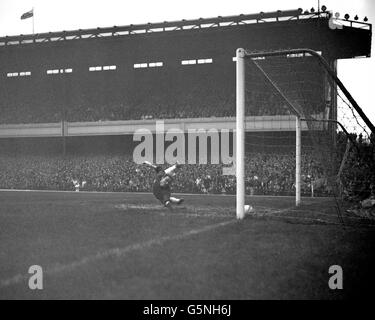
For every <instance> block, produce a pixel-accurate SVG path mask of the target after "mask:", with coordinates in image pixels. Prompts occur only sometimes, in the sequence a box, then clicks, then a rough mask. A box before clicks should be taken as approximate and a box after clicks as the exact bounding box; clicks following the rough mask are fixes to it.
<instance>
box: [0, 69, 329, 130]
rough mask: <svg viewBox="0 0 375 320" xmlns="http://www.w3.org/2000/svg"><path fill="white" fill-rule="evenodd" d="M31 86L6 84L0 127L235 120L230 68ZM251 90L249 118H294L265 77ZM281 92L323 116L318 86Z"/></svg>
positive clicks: (0, 105) (1, 98)
mask: <svg viewBox="0 0 375 320" xmlns="http://www.w3.org/2000/svg"><path fill="white" fill-rule="evenodd" d="M228 73H229V74H230V76H228V75H227V74H228ZM249 74H251V73H249ZM284 78H285V76H284ZM52 80H54V79H52ZM247 80H248V79H247ZM305 80H306V78H305ZM28 81H34V80H22V82H14V83H13V82H12V83H6V84H5V85H6V86H5V87H4V88H3V90H2V91H1V92H0V114H1V117H0V123H1V124H15V123H19V124H22V123H48V122H60V121H62V120H66V121H69V122H90V121H107V120H109V121H113V120H140V119H171V118H201V117H233V116H235V112H236V97H235V87H234V84H235V78H234V73H233V70H232V69H228V70H220V69H219V70H216V71H212V70H206V71H205V72H199V73H197V72H191V73H189V72H186V73H183V74H179V75H178V77H176V74H174V73H170V74H154V75H152V77H151V76H149V77H143V76H142V77H141V76H139V75H138V76H134V78H132V79H127V80H126V79H121V78H113V79H112V78H111V77H109V76H108V75H100V76H99V75H90V78H88V79H86V78H82V79H80V78H77V79H76V80H75V81H73V80H72V82H69V83H67V82H62V81H59V82H55V81H51V79H49V78H48V79H45V80H43V81H40V82H39V83H38V84H37V86H36V85H33V83H31V84H30V83H29V82H28ZM284 81H285V79H284ZM280 83H281V82H280ZM293 83H294V82H293V81H292V84H293ZM281 85H282V83H281ZM248 87H249V88H251V90H249V91H248V92H247V93H246V95H247V96H246V103H247V107H246V115H248V116H253V115H256V116H266V115H285V114H290V110H289V109H288V108H287V107H286V103H285V101H284V100H283V98H282V97H281V96H280V94H278V93H276V92H275V90H274V89H272V88H271V87H270V86H269V84H267V83H266V82H265V80H264V78H263V79H261V80H260V79H258V78H257V77H253V78H252V79H250V80H249V81H248ZM282 89H283V92H285V93H286V95H287V96H288V98H289V99H292V100H294V101H297V102H298V105H300V106H302V107H306V108H309V109H311V108H313V107H317V108H318V109H319V110H309V111H308V112H307V113H313V112H315V113H316V111H319V112H321V110H320V109H321V108H320V107H321V102H320V101H316V100H317V99H318V100H319V99H322V97H323V93H322V89H321V88H320V87H319V83H318V84H317V83H315V82H314V83H312V84H310V83H308V81H305V85H304V87H303V88H301V86H300V85H298V86H297V85H295V86H288V87H285V86H284V87H282ZM319 112H318V113H319Z"/></svg>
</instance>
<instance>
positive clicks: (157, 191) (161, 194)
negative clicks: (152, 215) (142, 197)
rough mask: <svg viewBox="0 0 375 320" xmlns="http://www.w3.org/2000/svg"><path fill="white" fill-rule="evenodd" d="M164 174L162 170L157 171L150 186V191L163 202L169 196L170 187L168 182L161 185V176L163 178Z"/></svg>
mask: <svg viewBox="0 0 375 320" xmlns="http://www.w3.org/2000/svg"><path fill="white" fill-rule="evenodd" d="M165 176H166V175H165V173H164V171H159V172H158V171H157V174H156V178H155V180H154V184H153V186H152V192H153V194H154V196H155V197H156V199H158V200H159V201H160V202H161V203H163V204H164V203H165V201H167V200H169V198H170V197H171V188H170V186H169V184H168V183H166V184H164V185H161V181H162V179H163V178H165Z"/></svg>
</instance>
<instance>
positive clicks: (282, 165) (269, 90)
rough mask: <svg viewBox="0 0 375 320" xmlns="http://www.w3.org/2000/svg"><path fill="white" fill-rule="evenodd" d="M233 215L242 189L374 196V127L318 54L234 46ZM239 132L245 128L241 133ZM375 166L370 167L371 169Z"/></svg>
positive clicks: (250, 192)
mask: <svg viewBox="0 0 375 320" xmlns="http://www.w3.org/2000/svg"><path fill="white" fill-rule="evenodd" d="M236 61H237V62H236V66H237V67H236V68H237V91H236V101H237V161H236V170H237V172H236V174H237V217H238V218H242V217H243V216H244V210H243V205H244V200H243V198H244V194H246V195H257V194H258V195H289V196H295V197H296V205H297V206H299V205H300V204H301V202H302V203H303V200H301V199H304V197H333V198H335V199H336V200H337V201H336V203H337V205H338V206H339V207H340V206H341V203H342V200H350V201H357V202H358V201H360V200H363V199H366V198H369V197H371V196H373V195H374V191H375V190H374V189H375V186H374V181H375V173H374V172H375V170H374V168H370V167H373V166H374V152H373V151H374V143H373V140H372V139H373V134H372V132H374V127H373V125H372V124H371V122H370V121H369V120H368V118H367V117H366V115H365V114H364V113H363V111H362V110H361V108H360V107H359V106H358V105H357V103H356V102H355V100H354V99H353V97H352V96H351V95H350V93H349V92H348V91H347V90H346V88H345V87H344V85H343V84H342V83H341V82H340V80H339V79H338V78H337V76H336V71H335V65H334V62H332V63H331V64H328V62H326V60H324V59H323V57H322V56H321V54H320V53H319V52H315V51H312V50H309V49H298V50H285V51H278V52H248V51H246V50H243V49H238V50H237V55H236ZM242 129H243V131H242ZM370 169H371V170H372V171H371V170H370Z"/></svg>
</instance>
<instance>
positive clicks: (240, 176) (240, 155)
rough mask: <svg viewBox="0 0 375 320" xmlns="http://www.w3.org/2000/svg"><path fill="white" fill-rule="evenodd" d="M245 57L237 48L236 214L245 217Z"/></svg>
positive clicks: (298, 160)
mask: <svg viewBox="0 0 375 320" xmlns="http://www.w3.org/2000/svg"><path fill="white" fill-rule="evenodd" d="M245 59H246V51H245V49H243V48H239V49H237V50H236V181H237V183H236V216H237V219H243V218H244V217H245V97H246V83H245ZM295 177H296V178H295V179H296V180H295V186H296V206H299V205H300V203H301V118H300V117H299V116H296V175H295Z"/></svg>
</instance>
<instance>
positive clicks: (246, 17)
mask: <svg viewBox="0 0 375 320" xmlns="http://www.w3.org/2000/svg"><path fill="white" fill-rule="evenodd" d="M330 17H331V12H329V11H325V12H315V13H308V12H303V10H302V9H294V10H283V11H281V10H277V11H272V12H260V13H256V14H240V15H235V16H225V17H221V16H219V17H214V18H199V19H192V20H185V19H183V20H180V21H170V22H168V21H164V22H158V23H145V24H130V25H127V26H113V27H105V28H91V29H78V30H70V31H58V32H46V33H36V34H27V35H22V34H21V35H17V36H5V37H0V46H7V45H17V44H18V45H20V44H27V43H42V42H49V41H62V40H74V39H86V38H98V37H109V36H118V35H128V34H139V33H151V32H161V31H177V30H189V29H190V30H191V29H201V28H209V27H223V26H233V25H235V26H237V25H243V24H251V23H252V24H254V23H265V22H277V21H285V20H296V19H297V20H298V19H313V18H325V19H328V18H330ZM347 22H348V21H347ZM351 23H356V24H357V25H360V26H361V27H362V28H366V26H367V28H369V29H370V30H371V24H368V23H362V22H358V21H352V22H351ZM222 24H224V25H222ZM350 26H351V27H353V25H352V24H351V25H350Z"/></svg>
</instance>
